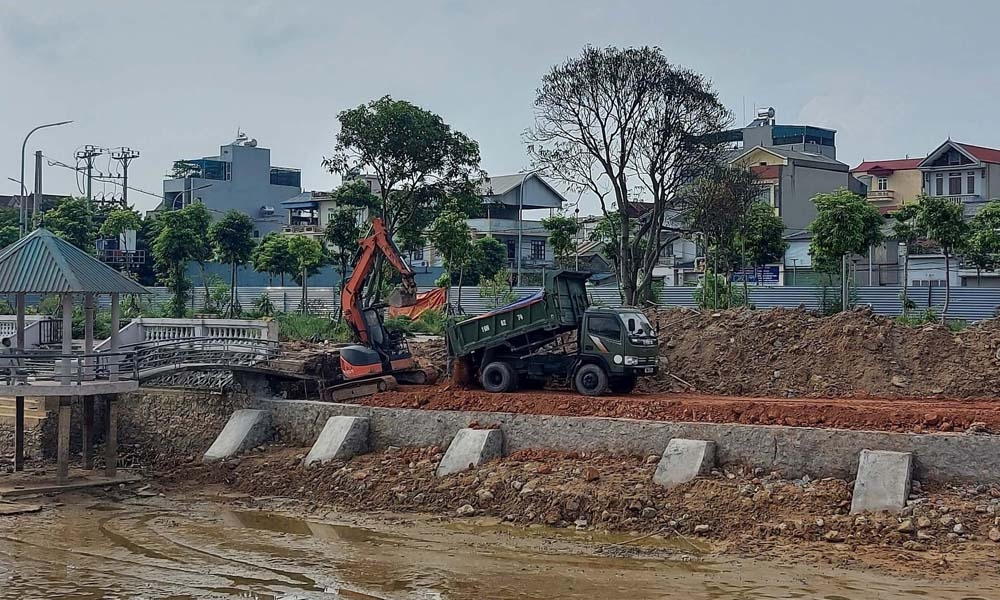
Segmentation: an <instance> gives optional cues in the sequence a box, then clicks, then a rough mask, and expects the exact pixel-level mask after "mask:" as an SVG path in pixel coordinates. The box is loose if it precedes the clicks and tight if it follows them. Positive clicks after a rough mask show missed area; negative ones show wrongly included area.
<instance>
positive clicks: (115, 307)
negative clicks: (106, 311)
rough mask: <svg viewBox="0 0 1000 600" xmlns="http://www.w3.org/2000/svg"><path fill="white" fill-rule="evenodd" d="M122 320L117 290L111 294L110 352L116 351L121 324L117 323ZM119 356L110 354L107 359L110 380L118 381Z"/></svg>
mask: <svg viewBox="0 0 1000 600" xmlns="http://www.w3.org/2000/svg"><path fill="white" fill-rule="evenodd" d="M121 320H122V306H121V298H120V297H119V294H118V292H114V293H112V294H111V352H118V346H119V344H120V341H121V340H120V339H119V335H120V334H119V331H118V328H119V327H120V326H121V325H120V324H119V323H120V321H121ZM120 358H121V357H119V356H112V357H111V358H110V359H109V360H108V370H109V371H110V379H111V381H118V367H119V360H120Z"/></svg>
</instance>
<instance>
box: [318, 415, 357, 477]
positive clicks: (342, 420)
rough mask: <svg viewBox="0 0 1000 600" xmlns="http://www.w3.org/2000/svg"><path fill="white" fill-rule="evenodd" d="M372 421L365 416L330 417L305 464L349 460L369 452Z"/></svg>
mask: <svg viewBox="0 0 1000 600" xmlns="http://www.w3.org/2000/svg"><path fill="white" fill-rule="evenodd" d="M370 423H371V422H370V421H369V420H368V419H366V418H364V417H330V418H329V419H327V420H326V425H324V426H323V431H321V432H320V434H319V437H318V438H316V442H315V443H314V444H313V446H312V449H310V450H309V454H308V455H306V460H305V464H306V465H311V464H313V463H317V462H318V463H325V462H327V461H331V460H335V459H338V460H348V459H350V458H353V457H354V456H356V455H358V454H364V453H365V452H368V451H369V450H370V448H371V443H370V442H369V439H368V433H369V431H370V430H371V427H370Z"/></svg>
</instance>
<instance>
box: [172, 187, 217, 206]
mask: <svg viewBox="0 0 1000 600" xmlns="http://www.w3.org/2000/svg"><path fill="white" fill-rule="evenodd" d="M210 187H212V184H211V183H206V184H205V185H199V186H198V187H193V188H191V189H187V190H181V191H180V197H181V205H180V208H184V194H188V195H189V196H191V202H194V196H193V195H192V194H193V193H194V192H197V191H198V190H203V189H205V188H210ZM173 207H174V208H175V209H176V208H178V206H177V197H176V196H174V202H173ZM209 210H212V209H209Z"/></svg>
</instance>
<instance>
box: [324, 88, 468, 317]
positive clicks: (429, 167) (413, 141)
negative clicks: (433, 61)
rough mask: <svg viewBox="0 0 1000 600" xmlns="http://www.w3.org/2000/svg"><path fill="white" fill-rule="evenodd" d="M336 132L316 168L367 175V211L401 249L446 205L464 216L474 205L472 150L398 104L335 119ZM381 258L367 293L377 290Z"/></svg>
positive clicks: (376, 104) (367, 107)
mask: <svg viewBox="0 0 1000 600" xmlns="http://www.w3.org/2000/svg"><path fill="white" fill-rule="evenodd" d="M337 119H338V120H339V121H340V132H339V133H338V134H337V144H336V146H335V147H334V150H333V155H332V156H330V157H328V158H324V159H323V165H324V166H325V167H326V168H327V169H329V170H330V171H331V172H333V173H339V174H341V175H342V176H344V177H345V178H348V177H352V176H354V175H356V174H358V173H362V172H371V173H372V174H373V175H374V177H375V179H376V181H377V182H378V190H377V194H378V202H377V206H375V207H374V208H373V211H372V212H373V213H374V215H375V216H378V217H381V219H382V222H383V223H384V225H385V227H386V230H387V231H388V233H389V235H390V237H392V238H393V239H396V240H397V241H398V242H399V243H400V245H401V246H402V247H403V248H406V249H411V248H415V247H420V246H421V245H422V244H421V241H422V237H423V231H424V230H425V229H426V228H427V226H428V225H430V223H431V222H432V221H433V220H434V216H435V215H437V214H438V213H439V212H440V211H441V209H442V207H443V205H444V204H445V202H446V200H448V201H451V202H455V201H459V202H460V203H461V204H462V206H463V207H465V209H464V210H463V211H462V212H464V213H465V214H468V213H469V212H470V211H472V210H474V209H475V208H476V207H477V206H478V205H479V203H480V200H479V195H478V184H479V182H480V181H481V180H482V179H483V177H484V176H485V173H484V172H483V171H482V169H480V167H479V145H478V144H477V143H476V142H475V141H474V140H472V139H470V138H469V137H468V136H466V135H465V134H463V133H461V132H459V131H455V130H453V129H452V128H451V127H450V126H449V125H448V124H447V123H445V122H444V120H443V119H442V118H441V117H440V116H438V115H436V114H434V113H432V112H430V111H427V110H424V109H422V108H420V107H418V106H415V105H413V104H411V103H409V102H406V101H404V100H394V99H392V98H391V97H389V96H384V97H382V98H379V99H378V100H373V101H371V102H369V103H368V104H363V105H361V106H358V107H356V108H353V109H349V110H345V111H342V112H341V113H340V114H339V115H337ZM381 264H382V257H381V256H379V257H378V258H377V261H376V274H377V276H376V277H373V278H372V279H373V280H375V281H373V282H372V284H371V285H370V287H369V297H373V296H372V294H373V293H374V292H373V291H372V290H377V289H378V288H379V287H380V283H381V282H380V277H381V273H382V269H381V268H379V267H380V266H381Z"/></svg>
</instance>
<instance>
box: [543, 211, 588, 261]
mask: <svg viewBox="0 0 1000 600" xmlns="http://www.w3.org/2000/svg"><path fill="white" fill-rule="evenodd" d="M542 227H544V228H545V230H546V231H548V232H549V245H550V246H552V255H553V256H554V257H555V259H556V263H557V264H560V263H561V264H565V263H566V259H568V258H569V257H570V256H571V255H572V254H573V251H574V250H576V242H577V239H576V234H577V233H579V231H580V223H579V222H578V221H577V220H576V219H574V218H573V217H569V216H566V215H563V214H557V215H552V216H551V217H548V218H546V219H542Z"/></svg>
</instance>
